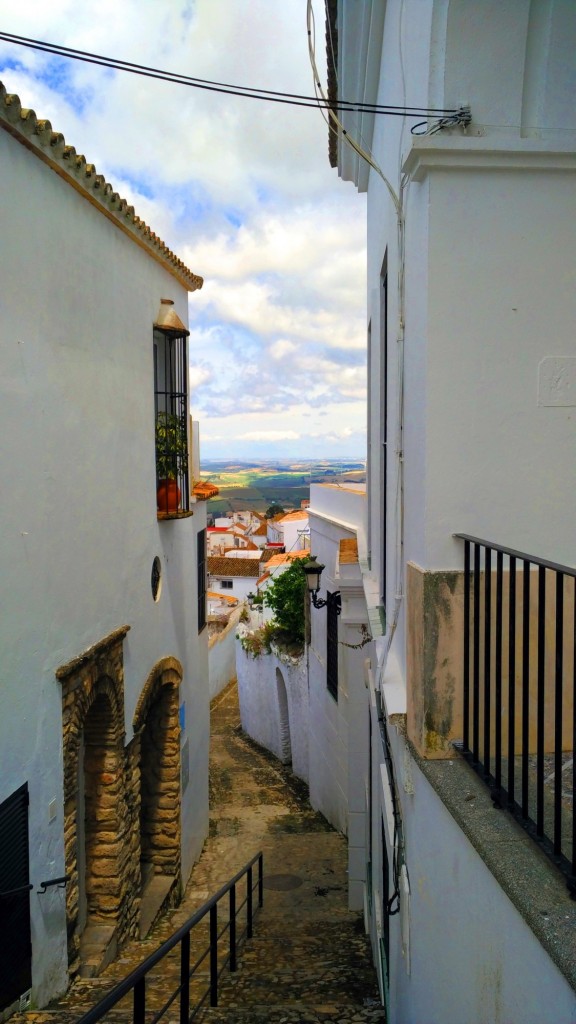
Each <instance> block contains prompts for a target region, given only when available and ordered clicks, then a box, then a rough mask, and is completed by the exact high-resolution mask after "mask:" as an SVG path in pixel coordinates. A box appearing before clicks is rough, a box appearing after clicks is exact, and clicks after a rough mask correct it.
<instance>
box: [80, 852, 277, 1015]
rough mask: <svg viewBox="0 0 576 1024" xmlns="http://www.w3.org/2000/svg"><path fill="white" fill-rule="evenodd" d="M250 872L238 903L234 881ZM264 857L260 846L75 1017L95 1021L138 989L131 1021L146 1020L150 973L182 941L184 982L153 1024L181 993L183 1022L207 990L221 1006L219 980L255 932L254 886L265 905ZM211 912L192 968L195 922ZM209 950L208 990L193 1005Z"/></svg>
mask: <svg viewBox="0 0 576 1024" xmlns="http://www.w3.org/2000/svg"><path fill="white" fill-rule="evenodd" d="M256 863H257V864H258V877H257V880H256V882H255V883H254V882H253V871H252V868H253V866H254V864H256ZM244 876H246V897H245V899H244V900H243V901H242V902H241V903H240V905H239V906H236V886H237V884H238V883H239V882H240V881H241V880H242V879H243V878H244ZM263 883H264V856H263V853H262V851H260V852H259V853H257V854H255V855H254V857H252V859H251V860H249V861H248V863H247V864H245V865H244V867H243V868H241V869H240V871H238V872H237V874H235V875H234V877H233V878H231V879H230V881H228V882H226V884H225V885H223V886H222V888H221V889H219V890H218V892H217V893H215V895H214V896H212V897H211V898H210V899H209V900H207V901H206V903H204V904H203V905H202V906H201V907H200V908H199V909H198V910H196V911H195V913H194V914H192V917H190V918H189V919H188V921H186V922H185V924H183V925H181V927H180V928H179V929H178V930H177V931H176V932H174V934H173V935H171V936H170V938H169V939H166V941H165V942H163V943H162V945H161V946H160V947H159V948H158V949H157V950H156V951H155V952H154V953H151V954H150V956H149V957H147V958H146V960H144V962H143V963H141V964H140V965H139V966H138V967H136V968H135V969H134V970H133V971H131V973H130V974H128V975H127V977H126V978H124V980H123V981H121V982H119V983H118V985H116V986H115V987H114V988H113V989H112V991H111V992H109V993H108V995H106V996H104V998H103V999H101V1000H100V1002H99V1003H97V1005H96V1006H94V1007H92V1009H91V1010H88V1012H87V1013H85V1014H84V1015H83V1016H82V1017H80V1018H79V1019H78V1021H77V1024H97V1022H98V1021H100V1020H102V1019H103V1017H104V1016H105V1014H107V1013H108V1012H109V1010H111V1009H112V1008H113V1007H114V1006H116V1004H117V1003H119V1002H120V1000H121V999H123V998H124V997H125V996H127V995H128V994H129V993H130V992H133V994H134V1003H133V1012H132V1022H133V1024H145V1017H146V975H147V974H148V973H149V972H150V971H151V970H152V969H153V968H154V967H155V966H156V965H157V964H158V963H160V961H161V960H163V959H164V957H165V956H167V954H168V953H170V952H171V951H172V950H173V949H174V948H175V947H176V946H178V945H179V944H180V946H181V953H180V984H179V985H178V987H177V988H176V989H175V991H174V992H173V993H172V994H171V996H170V997H169V999H168V1001H167V1002H166V1003H165V1005H164V1006H163V1007H162V1008H161V1009H160V1010H159V1011H158V1012H157V1014H156V1015H155V1016H154V1018H153V1019H152V1022H151V1024H156V1022H157V1021H160V1020H161V1019H162V1017H163V1016H164V1014H165V1013H166V1011H167V1010H168V1008H169V1007H170V1006H171V1005H172V1004H173V1003H174V1001H175V1000H176V999H177V998H178V997H180V1017H179V1020H180V1024H188V1022H190V1021H192V1020H193V1019H194V1017H195V1016H196V1014H197V1012H198V1010H199V1009H200V1007H201V1006H202V1005H203V1004H204V1002H205V1001H206V999H207V997H208V995H209V996H210V1005H211V1006H217V1005H218V980H219V978H220V976H221V975H222V973H223V971H224V969H225V967H226V966H227V965H228V964H229V965H230V971H235V970H236V966H237V958H236V953H237V948H238V943H239V942H240V941H241V940H242V939H243V938H244V937H247V938H251V937H252V929H253V918H254V906H253V896H254V890H255V889H257V891H258V902H257V909H259V908H260V907H262V905H263V902H264V884H263ZM227 894H230V896H229V899H230V907H229V917H228V922H227V924H226V925H225V926H224V927H223V928H222V930H221V931H220V932H218V916H217V915H218V904H219V902H220V900H222V899H223V898H224V897H225V896H226V895H227ZM244 907H246V908H247V914H246V926H245V928H244V930H243V932H242V933H241V935H240V936H239V937H238V936H237V934H236V918H237V916H238V914H239V913H240V911H241V910H242V909H243V908H244ZM207 914H209V915H210V941H209V944H208V947H207V949H206V950H205V951H204V953H203V954H202V955H201V956H200V957H199V959H198V960H197V961H196V963H195V964H194V965H193V966H192V967H190V933H191V932H192V930H193V929H194V928H195V926H196V925H197V924H199V923H200V921H202V920H203V919H204V918H205V917H206V915H207ZM226 931H229V933H230V943H229V951H228V954H227V956H226V957H224V960H223V963H222V965H221V966H220V967H219V965H218V940H219V939H220V938H221V937H222V935H224V934H225V933H226ZM208 955H209V958H210V980H209V984H208V987H207V989H206V991H205V992H204V994H203V996H202V998H201V999H200V1001H199V1002H198V1003H197V1004H196V1006H195V1007H193V1008H192V1009H191V1008H190V981H191V979H192V977H193V975H194V973H195V971H196V970H197V968H198V967H199V966H200V965H201V964H202V963H203V962H204V960H205V959H206V957H207V956H208Z"/></svg>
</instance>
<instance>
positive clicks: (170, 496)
mask: <svg viewBox="0 0 576 1024" xmlns="http://www.w3.org/2000/svg"><path fill="white" fill-rule="evenodd" d="M187 466H188V433H187V429H186V419H185V418H184V417H182V416H175V415H174V414H173V413H169V412H159V413H158V414H157V416H156V479H157V481H158V490H157V492H156V500H157V504H158V511H159V512H177V511H178V508H179V507H180V497H181V495H180V488H179V487H178V480H179V479H180V478H181V477H182V476H183V475H184V474H185V472H186V468H187Z"/></svg>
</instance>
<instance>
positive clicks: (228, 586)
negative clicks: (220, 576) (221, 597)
mask: <svg viewBox="0 0 576 1024" xmlns="http://www.w3.org/2000/svg"><path fill="white" fill-rule="evenodd" d="M220 586H221V588H222V590H232V589H233V587H234V580H222V581H221V583H220Z"/></svg>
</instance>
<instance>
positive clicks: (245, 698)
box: [236, 640, 309, 782]
mask: <svg viewBox="0 0 576 1024" xmlns="http://www.w3.org/2000/svg"><path fill="white" fill-rule="evenodd" d="M277 670H279V671H280V672H281V673H282V678H283V679H284V683H285V686H286V696H287V701H288V720H289V728H290V745H291V748H292V771H293V772H294V774H295V775H297V776H298V778H301V779H304V781H305V782H308V781H309V761H308V758H309V754H308V750H309V730H308V721H309V704H308V681H307V675H306V660H305V657H302V659H301V660H300V661H295V660H294V659H288V658H286V659H285V658H280V657H279V656H278V655H276V654H261V655H260V656H259V657H257V658H253V657H252V656H251V655H249V654H247V652H246V651H245V650H244V649H243V647H242V645H241V643H240V641H239V640H237V641H236V674H237V677H238V697H239V701H240V718H241V722H242V728H243V729H244V731H245V732H246V733H248V735H249V736H250V737H251V738H252V739H253V740H255V741H256V742H257V743H259V744H260V745H261V746H262V747H265V748H266V750H269V751H271V753H272V754H274V755H275V756H276V757H278V758H279V759H280V760H284V757H283V744H282V729H281V708H280V703H279V699H278V686H277V681H276V671H277Z"/></svg>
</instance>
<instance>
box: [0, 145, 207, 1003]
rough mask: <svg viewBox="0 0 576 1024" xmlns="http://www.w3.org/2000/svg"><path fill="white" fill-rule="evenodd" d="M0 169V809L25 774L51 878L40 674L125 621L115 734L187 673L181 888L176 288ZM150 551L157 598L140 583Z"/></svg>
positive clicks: (50, 179) (45, 681) (45, 968)
mask: <svg viewBox="0 0 576 1024" xmlns="http://www.w3.org/2000/svg"><path fill="white" fill-rule="evenodd" d="M0 163H1V165H2V179H3V187H2V190H1V193H0V223H1V224H2V248H1V252H0V282H1V285H0V300H1V301H0V353H1V354H0V363H1V373H0V381H1V383H0V387H1V389H2V405H1V409H2V424H3V437H4V443H3V445H2V449H1V451H0V473H1V476H2V480H3V494H4V496H5V498H4V502H3V529H2V535H1V538H0V565H1V570H2V577H3V593H4V601H3V608H2V616H1V619H0V631H1V633H0V643H1V647H2V652H3V678H4V708H5V714H4V715H3V716H2V720H1V722H0V750H1V752H2V770H1V772H0V800H3V799H5V798H6V797H7V796H8V795H9V794H10V793H11V792H13V790H14V789H16V788H17V787H18V786H20V785H21V784H23V783H24V782H25V781H28V783H29V786H30V813H29V821H30V856H31V863H30V875H31V879H32V881H33V882H34V883H35V884H36V883H37V882H38V880H40V879H44V878H50V877H52V876H54V875H60V874H63V870H64V846H63V832H62V830H63V809H62V793H63V783H62V750H61V747H62V723H61V695H60V685H59V683H58V682H57V681H56V679H55V674H54V673H55V670H56V669H57V668H58V666H60V665H62V664H63V663H65V662H67V661H69V660H70V659H72V658H74V657H76V656H77V655H79V654H81V653H82V652H83V651H84V650H86V648H88V647H89V646H90V645H91V644H93V643H95V642H96V641H98V640H100V639H101V638H102V637H103V636H105V635H106V634H108V633H110V632H111V631H112V630H114V629H116V628H118V627H119V626H121V625H122V624H124V623H127V624H129V625H130V627H131V629H130V632H129V633H128V636H127V639H126V641H125V644H124V654H125V698H126V741H128V740H130V738H131V736H132V727H131V722H132V716H133V713H134V709H135V707H136V703H137V700H138V697H139V696H140V693H141V690H142V686H143V685H144V682H145V680H146V678H147V677H148V674H149V672H150V671H151V669H152V668H153V666H154V664H155V663H156V662H157V661H158V660H159V659H160V658H161V657H163V656H165V655H166V654H173V655H175V656H176V657H177V658H179V659H180V660H181V662H182V664H183V666H184V670H185V673H184V680H183V684H182V693H181V698H182V700H183V701H185V703H186V712H187V713H186V737H187V738H189V740H190V742H189V748H190V779H191V785H190V786H189V789H188V790H187V793H186V799H185V801H184V802H183V810H182V836H183V850H182V856H183V861H182V862H183V873H184V876H185V877H186V876H187V874H188V873H189V870H190V867H191V864H192V862H193V860H194V859H195V858H196V857H197V855H198V854H199V852H200V850H201V848H202V843H203V839H204V836H205V833H206V829H207V823H208V797H207V762H208V736H209V718H208V687H207V678H208V671H207V645H206V639H205V637H204V636H201V637H200V638H198V634H197V627H196V625H195V623H196V590H195V587H196V584H195V576H196V574H195V568H196V566H195V551H196V544H195V534H196V531H197V530H198V529H199V528H201V526H202V525H204V523H205V509H204V507H203V506H202V505H198V506H196V507H195V514H194V517H192V518H190V519H186V520H180V521H172V522H164V523H158V522H157V518H156V498H155V490H156V484H155V462H154V396H153V389H154V384H153V358H152V323H153V321H154V318H155V316H156V313H157V310H158V307H159V303H160V299H161V298H162V297H168V298H173V299H174V302H175V309H176V312H177V313H178V315H179V316H180V317H181V318H182V319H183V320H184V321H186V320H187V295H186V292H185V291H184V290H183V289H182V288H181V287H180V286H179V285H178V284H177V282H176V281H175V280H174V279H173V278H172V276H171V275H169V274H168V273H167V271H165V270H164V269H163V268H162V267H161V266H160V265H159V264H157V263H156V262H155V261H153V260H152V259H151V258H149V257H148V256H147V255H146V253H145V252H144V251H142V250H141V249H140V248H139V247H138V246H137V245H135V244H134V243H133V242H131V241H130V240H129V239H128V238H127V237H125V236H124V235H123V234H122V233H121V232H120V231H119V230H118V229H117V228H115V227H114V226H113V225H112V224H111V223H110V222H109V221H107V220H106V219H105V217H104V216H103V215H102V214H101V213H99V212H98V211H97V210H96V209H94V208H93V207H91V206H90V204H89V203H88V202H87V201H86V200H84V199H83V198H82V197H81V196H79V195H78V194H77V193H76V192H75V191H74V190H73V189H72V188H71V187H70V186H69V185H68V184H67V183H66V182H65V181H63V180H62V179H61V178H60V177H58V176H57V175H56V174H54V173H53V172H52V171H51V170H49V169H48V168H46V167H45V166H44V165H43V164H42V163H41V162H40V161H39V160H38V159H36V158H35V157H33V156H32V155H31V154H30V153H28V152H27V150H26V149H24V148H23V147H22V146H20V145H19V144H18V143H17V142H16V141H14V140H13V139H12V138H10V137H9V136H8V135H7V134H6V133H5V132H1V133H0ZM24 182H25V188H24V187H23V183H24ZM7 496H9V498H7ZM156 555H158V556H159V557H160V559H161V562H162V570H163V582H162V593H161V598H160V600H159V602H158V603H155V602H154V601H153V599H152V594H151V588H150V574H151V568H152V561H153V559H154V557H155V556H156ZM186 737H183V739H184V738H186ZM53 799H54V800H55V801H56V806H57V813H56V818H55V820H53V821H51V822H50V821H49V820H48V806H49V803H50V801H51V800H53ZM31 911H32V935H33V984H34V999H35V1001H36V1002H37V1003H39V1004H42V1003H43V1002H45V1001H46V999H47V998H48V997H49V996H52V995H54V994H55V993H56V992H58V991H60V990H62V989H63V988H64V987H65V985H66V936H65V916H64V894H63V893H62V891H61V890H55V891H53V892H52V893H51V894H50V896H47V897H43V898H42V899H41V898H40V897H37V896H35V895H33V896H32V900H31Z"/></svg>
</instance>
